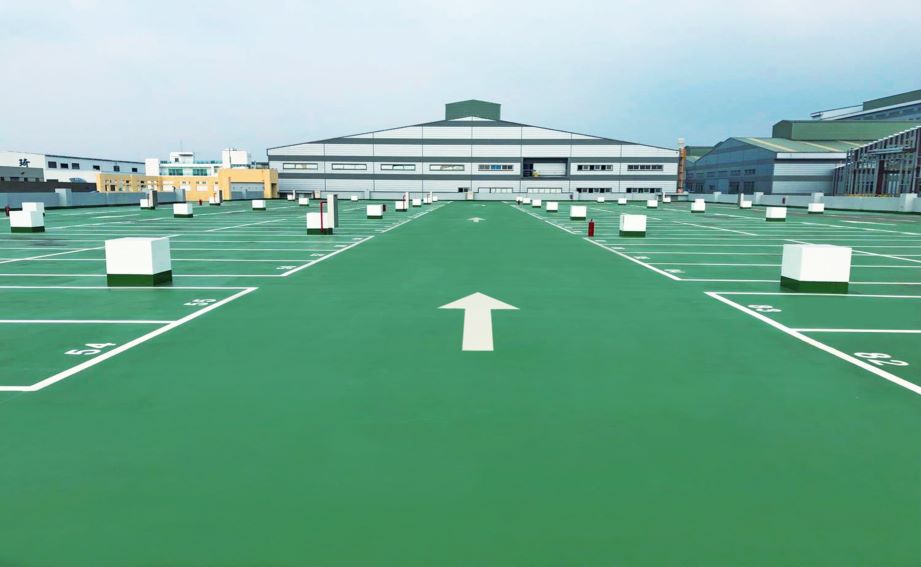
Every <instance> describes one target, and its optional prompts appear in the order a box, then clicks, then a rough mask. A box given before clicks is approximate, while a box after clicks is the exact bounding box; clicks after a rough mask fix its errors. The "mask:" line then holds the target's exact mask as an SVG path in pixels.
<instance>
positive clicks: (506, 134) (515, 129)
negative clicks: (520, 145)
mask: <svg viewBox="0 0 921 567" xmlns="http://www.w3.org/2000/svg"><path fill="white" fill-rule="evenodd" d="M473 137H474V138H476V139H479V140H518V139H520V138H521V127H520V126H495V127H485V126H480V127H474V128H473Z"/></svg>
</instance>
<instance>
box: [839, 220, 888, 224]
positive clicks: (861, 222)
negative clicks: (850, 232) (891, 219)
mask: <svg viewBox="0 0 921 567" xmlns="http://www.w3.org/2000/svg"><path fill="white" fill-rule="evenodd" d="M841 222H849V223H851V224H882V225H886V224H889V223H886V222H870V221H859V220H843V221H841Z"/></svg>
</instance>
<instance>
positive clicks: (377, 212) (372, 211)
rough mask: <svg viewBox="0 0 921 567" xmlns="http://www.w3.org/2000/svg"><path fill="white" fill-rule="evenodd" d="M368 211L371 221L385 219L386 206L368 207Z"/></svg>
mask: <svg viewBox="0 0 921 567" xmlns="http://www.w3.org/2000/svg"><path fill="white" fill-rule="evenodd" d="M367 211H368V218H369V219H382V218H384V205H368V207H367Z"/></svg>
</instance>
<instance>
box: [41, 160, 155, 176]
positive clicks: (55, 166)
mask: <svg viewBox="0 0 921 567" xmlns="http://www.w3.org/2000/svg"><path fill="white" fill-rule="evenodd" d="M48 169H81V167H80V163H79V162H71V163H65V162H61V163H58V162H56V161H49V162H48ZM121 170H122V168H121V166H120V165H113V166H112V171H121ZM93 171H102V167H101V166H98V165H94V166H93ZM137 172H138V168H136V167H132V168H131V173H137Z"/></svg>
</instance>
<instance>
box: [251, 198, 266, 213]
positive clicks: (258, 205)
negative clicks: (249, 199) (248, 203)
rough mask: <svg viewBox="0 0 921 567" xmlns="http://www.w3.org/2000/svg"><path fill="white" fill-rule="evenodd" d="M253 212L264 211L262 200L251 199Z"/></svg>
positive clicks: (263, 201)
mask: <svg viewBox="0 0 921 567" xmlns="http://www.w3.org/2000/svg"><path fill="white" fill-rule="evenodd" d="M253 210H254V211H264V210H265V200H264V199H253Z"/></svg>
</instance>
